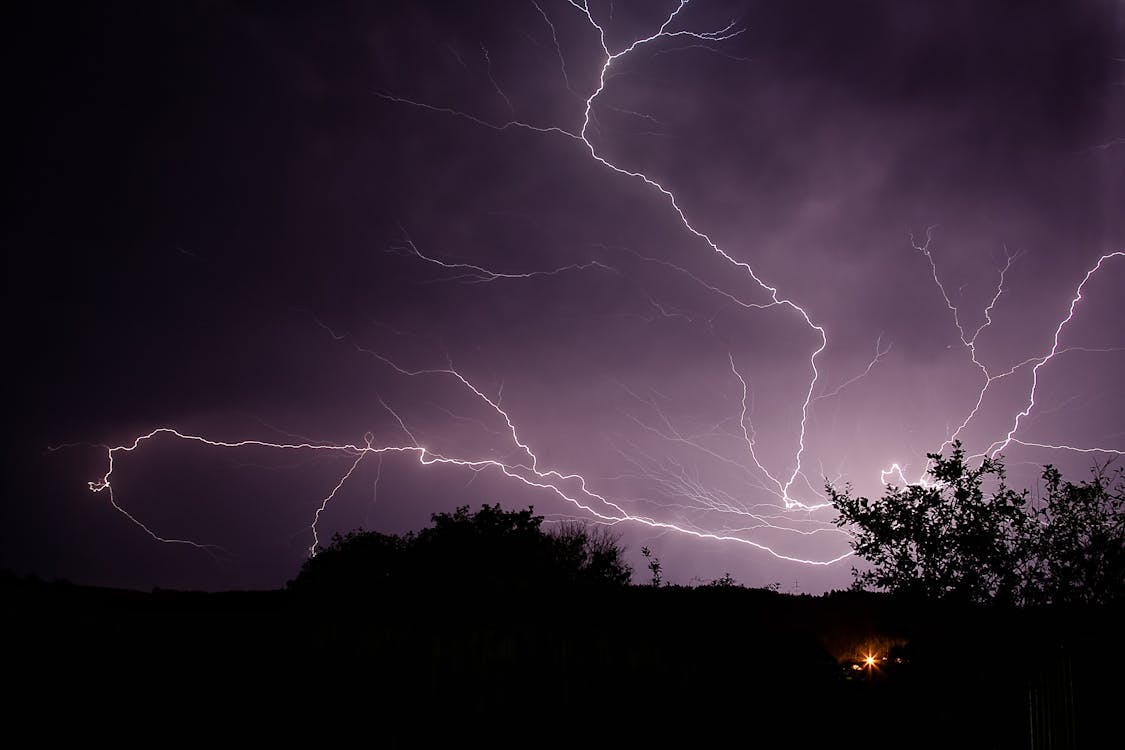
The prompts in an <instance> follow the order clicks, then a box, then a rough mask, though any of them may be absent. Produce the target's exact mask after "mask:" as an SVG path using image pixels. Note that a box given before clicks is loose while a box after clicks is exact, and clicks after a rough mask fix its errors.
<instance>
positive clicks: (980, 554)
mask: <svg viewBox="0 0 1125 750" xmlns="http://www.w3.org/2000/svg"><path fill="white" fill-rule="evenodd" d="M928 458H929V459H930V460H931V466H930V469H929V475H930V476H931V477H932V478H933V480H934V481H933V483H931V484H927V485H925V486H922V485H910V486H908V487H906V488H899V487H892V486H890V485H888V486H887V491H886V494H884V495H883V497H881V498H878V499H876V500H870V499H868V498H866V497H855V496H853V494H852V488H851V486H850V485H848V486H847V487H846V488H845V489H844V491H843V492H839V491H837V490H836V489H835V488H834V487H832V486H831V485H828V487H827V489H828V493H829V496H830V498H831V501H832V504H833V505H834V506H835V508H836V510H837V511H838V512H839V516H838V517H837V518H836V524H837V525H838V526H852V527H854V530H855V538H854V540H853V542H852V548H853V549H854V550H855V552H856V554H857V555H858V556H859V557H862V558H863V559H865V560H867V561H868V562H869V563H870V564H871V567H870V568H868V569H867V570H863V571H858V570H854V569H853V573H854V575H855V579H856V584H857V586H858V587H861V588H865V587H868V586H873V587H874V588H877V589H883V590H887V591H894V592H899V593H905V594H911V595H919V596H925V597H953V598H958V599H963V600H967V601H972V602H984V601H1012V600H1015V599H1017V598H1018V597H1019V595H1020V588H1021V582H1022V581H1023V580H1024V575H1023V574H1024V569H1025V567H1026V565H1027V553H1028V549H1027V548H1028V541H1027V540H1028V533H1027V530H1028V527H1029V524H1030V521H1031V519H1030V517H1029V516H1028V514H1027V513H1026V512H1025V510H1024V509H1025V506H1026V502H1027V497H1026V496H1027V493H1026V492H1016V491H1014V490H1012V489H1009V488H1008V487H1007V486H1006V484H1005V475H1004V466H1003V464H1002V463H1001V462H1000V461H994V460H991V459H988V458H986V459H984V460H983V461H982V462H981V463H980V465H979V466H977V467H976V468H970V467H969V465H968V464H967V463H966V461H965V451H964V449H963V448H962V447H961V444H960V443H959V442H955V443H954V444H953V453H952V455H951V456H950V457H949V458H944V457H943V456H942V455H941V454H937V453H931V454H928ZM986 479H992V480H994V481H995V482H996V483H997V487H996V489H995V490H994V491H993V492H992V494H991V495H986V494H985V491H984V488H983V485H984V482H985V480H986Z"/></svg>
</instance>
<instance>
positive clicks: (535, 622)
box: [0, 447, 1125, 748]
mask: <svg viewBox="0 0 1125 750" xmlns="http://www.w3.org/2000/svg"><path fill="white" fill-rule="evenodd" d="M963 458H964V457H963V454H962V453H961V452H960V450H959V447H958V448H957V449H955V451H954V455H953V456H952V457H951V458H950V459H942V458H941V457H940V456H936V457H934V459H935V463H934V467H933V469H934V472H935V479H936V480H937V481H936V483H935V484H933V485H932V486H929V487H917V488H915V487H908V488H906V489H901V490H900V489H897V488H888V491H887V495H886V496H885V497H884V498H882V499H881V500H879V501H874V502H873V501H870V500H867V499H865V498H853V497H852V496H851V494H850V493H849V492H846V491H845V492H843V493H835V494H834V495H833V498H834V500H835V501H836V503H837V508H838V509H839V510H840V513H841V519H842V520H843V519H847V518H849V517H850V518H851V521H852V522H853V523H855V524H856V528H857V535H856V551H857V553H858V554H859V555H860V556H861V557H863V558H864V559H865V560H866V562H867V563H868V567H867V568H865V569H864V570H857V585H858V586H863V585H869V586H874V587H878V588H883V589H886V590H887V592H882V593H879V592H870V591H862V590H852V591H843V592H832V593H830V594H826V595H823V596H808V595H803V596H793V595H786V594H781V593H778V592H776V591H773V590H770V589H769V588H766V589H750V588H745V587H742V586H739V585H738V584H737V582H735V581H734V580H733V579H731V577H730V576H729V575H728V576H723V577H721V578H719V579H716V580H715V581H712V582H711V583H710V584H708V585H703V586H697V587H681V586H670V585H666V584H665V583H664V574H665V571H664V570H663V568H662V566H661V563H660V561H659V558H658V557H657V555H656V553H655V552H654V551H652V550H649V549H647V548H646V549H645V550H644V557H645V562H646V566H647V568H648V571H647V573H648V574H649V580H648V581H647V582H646V583H642V584H639V585H637V584H631V583H630V582H631V580H632V577H633V571H631V570H630V569H629V566H628V565H627V564H626V563H625V561H624V550H623V549H622V547H621V545H620V543H619V539H618V538H617V537H616V536H614V535H613V534H612V533H611V532H607V531H606V530H605V529H602V528H597V527H587V526H584V525H580V524H562V525H550V526H547V527H545V526H544V523H543V518H542V517H541V516H537V515H535V514H534V512H533V511H532V510H531V509H527V510H517V511H505V510H503V509H501V508H500V506H499V505H495V506H488V505H485V506H482V507H481V508H480V509H479V510H477V511H475V512H472V511H470V509H469V508H467V507H462V508H458V509H457V510H456V511H454V512H453V513H444V514H436V515H435V516H433V522H432V524H431V525H430V526H429V527H427V528H425V529H422V530H420V531H418V532H412V533H407V534H402V535H390V534H382V533H378V532H366V531H354V532H351V533H348V534H342V535H337V536H336V537H334V538H333V539H332V540H331V542H330V543H328V544H327V545H325V546H323V547H321V548H319V549H318V550H317V554H316V555H314V556H313V557H311V558H309V559H308V560H306V561H305V563H304V564H303V565H302V567H301V568H300V570H299V571H297V573H296V575H295V577H294V578H293V580H292V581H290V582H289V584H288V585H287V586H286V588H285V589H283V590H279V591H271V592H229V593H194V592H174V591H160V590H156V591H153V592H151V593H142V592H133V591H120V590H112V589H97V588H88V587H81V586H74V585H70V584H66V583H45V582H42V581H38V580H36V579H29V578H19V577H16V576H12V575H7V576H0V595H2V600H3V602H4V617H3V618H2V620H0V622H2V626H0V627H2V631H3V643H4V646H5V675H6V676H7V677H8V679H9V684H10V685H14V686H18V689H16V690H15V691H14V692H13V693H12V696H11V697H9V698H8V699H7V705H6V708H7V709H8V715H9V716H14V717H17V721H21V722H28V723H30V725H31V726H32V727H37V728H38V730H37V731H40V732H47V733H48V734H52V733H53V734H52V736H54V734H58V733H66V732H70V731H78V730H80V729H86V728H88V727H90V726H106V725H109V724H112V727H113V731H114V732H115V739H120V738H121V737H124V736H132V737H134V738H139V739H144V740H146V741H152V738H153V737H155V736H161V737H165V738H166V737H168V736H175V737H177V738H180V739H185V738H188V737H191V736H192V735H193V734H194V735H195V736H197V737H198V739H199V741H207V742H211V741H213V739H214V737H215V736H216V735H221V736H223V737H225V738H228V739H235V738H241V739H243V740H246V741H253V742H256V743H261V742H262V741H263V740H264V738H266V737H277V738H280V739H284V740H288V741H295V740H296V739H297V737H296V736H295V735H294V731H295V727H299V726H305V727H309V726H312V727H314V728H315V730H316V732H317V733H318V734H317V736H318V737H322V736H327V735H333V734H334V733H341V732H342V733H346V734H347V736H351V735H352V734H354V732H355V731H357V729H356V728H357V727H358V728H360V729H361V730H362V731H364V732H369V733H372V737H374V738H375V744H378V745H390V746H398V745H428V744H434V743H436V742H438V741H439V739H440V738H441V737H443V736H444V735H446V734H447V733H449V732H451V731H452V732H456V733H457V734H458V735H459V736H460V740H459V741H461V742H468V741H469V740H473V741H476V740H481V741H484V742H487V743H488V744H489V745H490V746H492V745H497V744H515V745H519V746H521V747H526V746H538V745H541V744H548V745H565V746H572V745H582V746H587V745H594V746H606V745H612V746H615V747H620V746H622V745H626V746H634V745H638V744H643V745H654V746H669V745H681V744H685V743H687V744H690V745H691V746H693V747H694V746H711V745H715V744H718V743H719V742H720V741H722V742H734V741H737V742H738V743H739V744H740V745H742V744H749V745H764V746H782V745H784V746H794V747H805V746H831V747H864V748H871V747H896V748H898V747H942V748H948V747H951V746H958V745H962V746H967V747H1003V748H1008V747H1029V746H1034V747H1041V746H1051V747H1063V748H1065V747H1081V746H1098V745H1099V744H1102V743H1103V741H1104V738H1106V737H1110V736H1113V734H1114V733H1116V731H1117V721H1116V716H1117V711H1119V707H1120V704H1121V700H1122V698H1123V697H1125V696H1123V691H1122V688H1121V678H1122V677H1123V676H1125V671H1123V670H1125V651H1123V648H1122V643H1121V634H1122V633H1123V632H1125V627H1123V626H1125V616H1123V614H1125V613H1123V611H1122V608H1121V604H1122V602H1121V600H1120V599H1119V598H1116V597H1115V596H1113V592H1114V591H1117V590H1119V589H1115V588H1114V586H1115V585H1118V584H1120V581H1112V580H1108V579H1107V576H1108V573H1107V571H1111V570H1114V568H1113V567H1112V566H1113V565H1117V564H1118V562H1117V561H1118V559H1119V558H1117V557H1114V555H1115V554H1116V553H1115V552H1114V550H1115V549H1116V548H1115V547H1114V546H1113V545H1114V544H1118V543H1119V539H1120V535H1118V531H1117V528H1118V527H1117V526H1114V525H1113V524H1115V523H1117V521H1118V519H1119V509H1118V506H1117V505H1115V503H1116V502H1117V500H1118V499H1119V498H1120V492H1119V491H1118V489H1110V487H1111V485H1109V484H1107V483H1105V482H1102V481H1099V480H1098V479H1097V477H1096V478H1095V481H1094V482H1088V483H1082V484H1078V485H1074V484H1068V483H1065V482H1063V481H1062V480H1061V478H1060V477H1058V475H1057V473H1053V472H1052V471H1051V470H1048V472H1047V473H1046V475H1045V476H1046V482H1047V485H1046V492H1045V493H1044V494H1043V495H1041V496H1040V497H1039V498H1038V502H1037V503H1036V502H1032V501H1030V500H1029V498H1028V496H1027V494H1026V493H1014V492H1011V491H1009V490H1007V488H1005V487H1004V486H1003V483H1002V481H1001V482H1000V483H999V484H998V486H997V487H996V488H995V490H994V491H993V492H992V493H991V494H989V493H986V492H985V491H984V490H983V484H982V482H983V481H984V480H985V479H986V478H988V477H992V478H996V477H999V479H1000V480H1002V479H1003V474H1002V465H1000V464H997V463H985V464H984V465H983V466H982V467H980V468H979V469H978V470H972V471H969V470H968V468H967V466H966V465H965V463H964V460H963ZM1102 476H1104V475H1102ZM1116 487H1118V488H1119V485H1116ZM1114 493H1117V494H1114ZM1031 500H1034V498H1032V499H1031ZM993 510H994V511H996V512H995V513H993V514H992V515H989V512H990V511H993ZM1068 514H1069V515H1068ZM1031 524H1034V526H1032V525H1031ZM1027 540H1034V542H1035V544H1028V543H1025V542H1027ZM1048 542H1049V543H1050V544H1055V545H1058V546H1057V554H1053V553H1052V552H1051V548H1050V547H1048V546H1044V545H1047V544H1048ZM1081 576H1085V577H1084V578H1083V577H1081ZM640 577H641V578H643V576H640ZM1064 584H1065V585H1064ZM1021 587H1022V588H1021ZM1021 592H1022V593H1021ZM1028 592H1040V593H1038V594H1036V595H1034V596H1033V595H1030V594H1029V593H1028ZM1087 592H1096V593H1097V595H1096V596H1092V595H1088V593H1087ZM1017 593H1018V595H1016V594H1017ZM59 716H66V717H67V718H68V719H70V720H69V721H64V722H60V721H58V720H57V718H58V717H59ZM122 733H124V734H122ZM170 733H171V734H170ZM61 736H62V735H60V738H61Z"/></svg>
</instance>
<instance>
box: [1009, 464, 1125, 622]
mask: <svg viewBox="0 0 1125 750" xmlns="http://www.w3.org/2000/svg"><path fill="white" fill-rule="evenodd" d="M1043 483H1044V486H1045V489H1046V493H1045V498H1044V499H1045V501H1046V502H1045V504H1044V505H1043V506H1042V507H1040V508H1038V509H1037V510H1036V511H1035V513H1036V520H1037V521H1038V522H1039V523H1038V526H1039V530H1038V534H1037V537H1036V539H1035V559H1034V564H1033V566H1032V569H1031V578H1030V584H1031V585H1030V586H1029V595H1030V597H1031V598H1032V600H1033V601H1036V602H1040V603H1046V604H1063V603H1081V604H1109V603H1111V602H1123V601H1125V491H1123V490H1125V475H1123V472H1122V470H1121V469H1118V470H1116V471H1114V472H1112V473H1110V472H1109V471H1108V467H1106V466H1101V467H1095V469H1094V472H1093V479H1092V481H1089V482H1081V483H1079V484H1072V483H1070V482H1067V481H1064V480H1063V478H1062V477H1061V475H1060V474H1059V471H1058V469H1056V468H1055V467H1053V466H1047V467H1046V468H1045V469H1044V470H1043Z"/></svg>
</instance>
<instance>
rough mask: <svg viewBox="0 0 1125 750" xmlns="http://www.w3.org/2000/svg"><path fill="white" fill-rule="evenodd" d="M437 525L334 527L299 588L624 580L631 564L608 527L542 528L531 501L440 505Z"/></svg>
mask: <svg viewBox="0 0 1125 750" xmlns="http://www.w3.org/2000/svg"><path fill="white" fill-rule="evenodd" d="M431 519H432V522H433V523H432V525H431V526H429V527H427V528H425V529H423V530H421V531H419V532H417V533H413V532H412V533H407V534H405V535H402V536H397V535H389V534H381V533H378V532H369V531H353V532H350V533H348V534H343V535H341V534H337V535H335V536H334V537H333V538H332V541H331V543H330V544H329V545H328V546H327V547H323V548H319V549H318V550H317V553H316V554H315V555H314V556H312V557H310V558H309V559H307V560H306V561H305V562H304V564H303V565H302V566H301V570H300V573H299V574H298V575H297V577H296V579H294V580H293V581H290V583H289V588H290V589H291V590H295V591H311V592H320V593H326V592H335V593H349V592H351V593H362V592H365V591H373V590H385V589H388V588H394V587H410V588H434V587H438V588H457V589H469V588H473V589H481V588H483V589H492V590H497V589H499V590H529V589H532V588H539V587H550V586H563V585H624V584H627V583H628V582H629V580H630V578H631V576H632V570H631V569H630V568H629V566H628V565H627V564H626V563H625V562H624V559H623V553H624V549H623V548H622V547H621V546H620V544H619V540H618V538H617V537H616V536H614V535H613V534H611V533H609V532H608V531H606V530H605V529H593V530H591V529H590V528H589V527H588V526H586V525H584V524H578V523H567V524H562V525H560V526H559V527H558V528H556V529H554V530H551V531H545V530H544V529H543V528H542V523H543V517H542V516H537V515H534V512H533V509H532V508H528V509H526V510H519V511H506V510H503V509H502V508H501V507H500V506H499V505H498V504H497V505H491V506H490V505H483V506H481V508H480V510H478V511H476V512H475V513H472V512H470V511H469V506H467V505H466V506H461V507H459V508H457V509H456V510H455V511H453V512H452V513H437V514H434V515H433V516H432V517H431Z"/></svg>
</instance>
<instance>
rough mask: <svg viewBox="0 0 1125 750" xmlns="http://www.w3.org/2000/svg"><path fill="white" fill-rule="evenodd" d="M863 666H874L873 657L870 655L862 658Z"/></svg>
mask: <svg viewBox="0 0 1125 750" xmlns="http://www.w3.org/2000/svg"><path fill="white" fill-rule="evenodd" d="M863 664H864V666H868V667H873V666H875V657H874V656H872V655H871V654H868V655H867V656H865V657H863Z"/></svg>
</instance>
